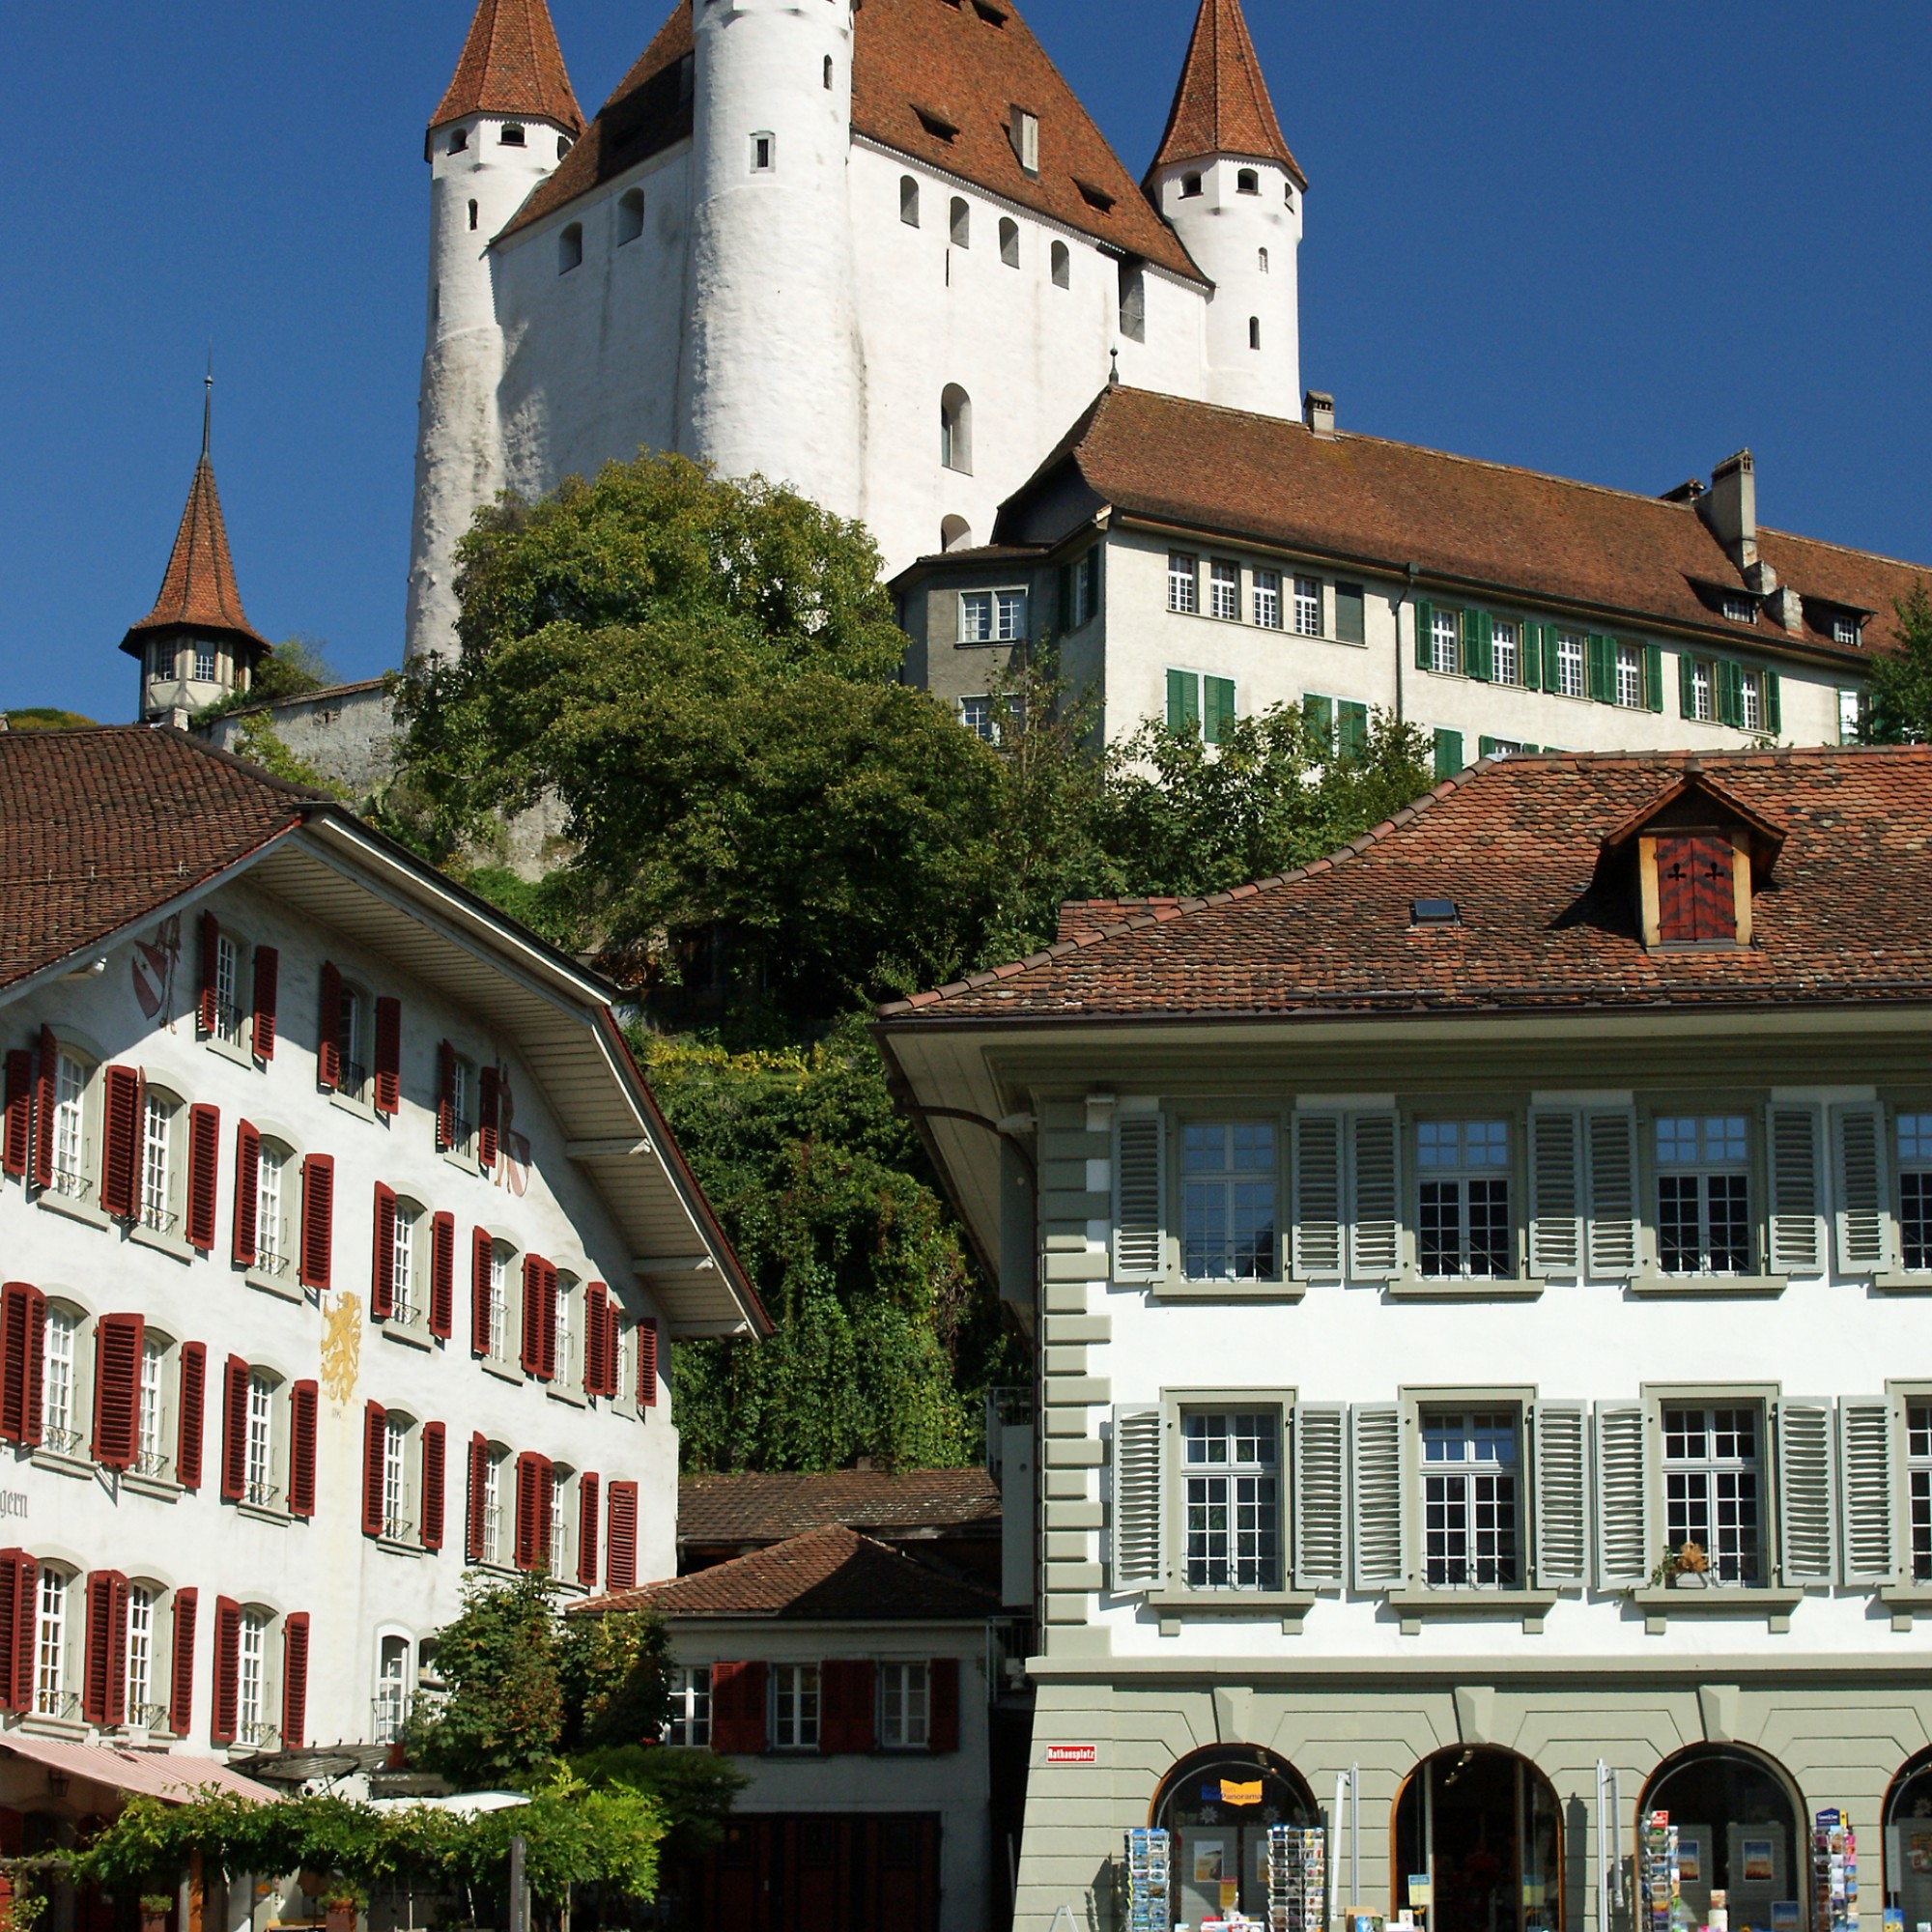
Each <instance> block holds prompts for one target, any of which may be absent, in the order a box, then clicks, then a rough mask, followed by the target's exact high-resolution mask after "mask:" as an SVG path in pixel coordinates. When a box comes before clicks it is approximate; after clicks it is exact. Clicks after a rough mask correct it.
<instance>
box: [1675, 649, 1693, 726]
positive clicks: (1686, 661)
mask: <svg viewBox="0 0 1932 1932" xmlns="http://www.w3.org/2000/svg"><path fill="white" fill-rule="evenodd" d="M1677 715H1678V716H1679V717H1680V718H1690V719H1694V718H1695V717H1696V716H1697V660H1696V659H1695V658H1693V657H1691V656H1690V654H1689V653H1688V652H1685V651H1679V652H1678V653H1677Z"/></svg>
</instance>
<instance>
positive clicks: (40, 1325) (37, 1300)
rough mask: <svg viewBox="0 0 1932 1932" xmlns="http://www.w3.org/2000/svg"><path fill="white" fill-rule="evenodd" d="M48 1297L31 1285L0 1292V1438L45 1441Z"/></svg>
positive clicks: (16, 1283)
mask: <svg viewBox="0 0 1932 1932" xmlns="http://www.w3.org/2000/svg"><path fill="white" fill-rule="evenodd" d="M46 1332H47V1298H46V1296H45V1295H44V1294H43V1293H41V1291H40V1290H39V1289H38V1288H35V1287H34V1286H33V1285H32V1284H31V1283H30V1282H24V1281H10V1282H9V1283H8V1284H7V1286H6V1287H5V1288H4V1289H0V1436H5V1437H6V1438H7V1440H8V1441H10V1442H24V1443H26V1444H28V1445H29V1446H31V1445H32V1444H34V1443H36V1442H38V1441H39V1440H40V1439H41V1373H42V1369H43V1365H44V1361H45V1349H46Z"/></svg>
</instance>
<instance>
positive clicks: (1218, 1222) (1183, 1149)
mask: <svg viewBox="0 0 1932 1932" xmlns="http://www.w3.org/2000/svg"><path fill="white" fill-rule="evenodd" d="M1274 1244H1275V1152H1274V1128H1273V1127H1271V1126H1270V1125H1269V1124H1268V1123H1267V1122H1264V1121H1254V1122H1247V1121H1243V1122H1236V1123H1234V1124H1232V1125H1223V1124H1219V1123H1213V1124H1205V1125H1189V1126H1186V1127H1183V1128H1182V1129H1181V1135H1180V1262H1181V1272H1182V1273H1183V1274H1185V1275H1186V1276H1187V1278H1188V1279H1189V1280H1190V1281H1255V1280H1261V1279H1264V1278H1265V1277H1267V1276H1269V1275H1271V1274H1273V1273H1274V1264H1275V1253H1274Z"/></svg>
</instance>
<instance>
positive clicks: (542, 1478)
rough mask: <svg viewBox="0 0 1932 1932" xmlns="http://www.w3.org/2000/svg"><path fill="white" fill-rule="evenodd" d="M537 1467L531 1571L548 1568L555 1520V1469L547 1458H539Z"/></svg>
mask: <svg viewBox="0 0 1932 1932" xmlns="http://www.w3.org/2000/svg"><path fill="white" fill-rule="evenodd" d="M536 1465H537V1547H536V1562H535V1563H533V1564H532V1565H531V1566H530V1567H531V1568H532V1569H548V1568H549V1567H550V1539H551V1530H552V1528H553V1526H554V1523H555V1520H556V1467H555V1465H554V1463H552V1462H551V1460H550V1458H549V1457H548V1456H539V1457H538V1458H537V1459H536Z"/></svg>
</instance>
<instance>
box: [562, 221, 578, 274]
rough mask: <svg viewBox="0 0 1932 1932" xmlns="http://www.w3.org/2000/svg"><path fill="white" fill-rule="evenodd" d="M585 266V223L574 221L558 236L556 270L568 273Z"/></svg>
mask: <svg viewBox="0 0 1932 1932" xmlns="http://www.w3.org/2000/svg"><path fill="white" fill-rule="evenodd" d="M582 266H583V224H582V222H581V221H573V222H571V223H570V225H569V226H568V227H567V228H565V229H564V231H563V233H562V234H561V235H559V236H558V237H557V238H556V271H557V273H558V274H559V275H567V274H569V273H570V271H571V270H573V269H579V268H582Z"/></svg>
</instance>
